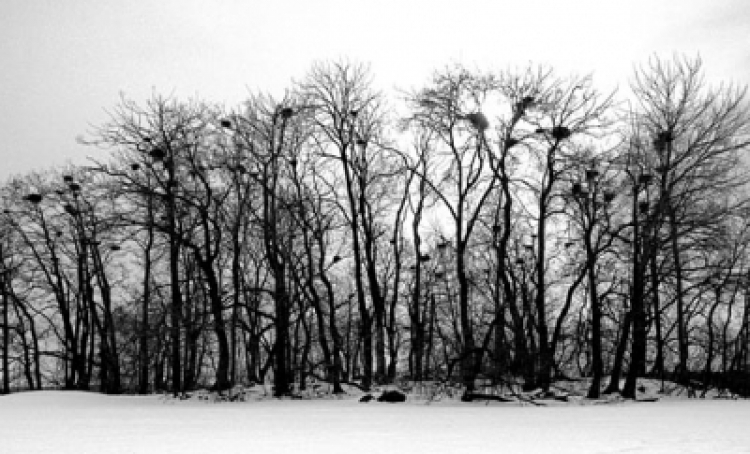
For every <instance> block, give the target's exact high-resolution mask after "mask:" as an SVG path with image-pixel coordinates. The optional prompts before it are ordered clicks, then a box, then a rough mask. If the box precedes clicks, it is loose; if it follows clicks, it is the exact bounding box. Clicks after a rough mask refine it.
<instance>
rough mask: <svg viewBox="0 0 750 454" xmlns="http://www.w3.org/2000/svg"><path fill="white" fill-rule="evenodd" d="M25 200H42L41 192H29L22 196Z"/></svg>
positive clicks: (34, 201) (37, 201) (35, 202)
mask: <svg viewBox="0 0 750 454" xmlns="http://www.w3.org/2000/svg"><path fill="white" fill-rule="evenodd" d="M24 198H25V199H26V200H28V201H29V202H31V203H34V204H37V203H39V202H41V201H42V195H41V194H29V195H27V196H26V197H24Z"/></svg>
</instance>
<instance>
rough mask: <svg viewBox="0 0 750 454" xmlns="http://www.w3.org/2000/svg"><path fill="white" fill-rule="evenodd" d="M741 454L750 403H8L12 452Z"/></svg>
mask: <svg viewBox="0 0 750 454" xmlns="http://www.w3.org/2000/svg"><path fill="white" fill-rule="evenodd" d="M636 452H643V453H740V452H750V401H748V400H719V399H691V400H687V399H684V398H667V399H662V400H661V401H659V402H617V403H608V404H603V405H596V404H591V403H588V402H586V403H584V402H574V403H561V402H555V403H551V404H549V405H547V406H544V407H536V406H530V405H528V404H521V403H518V402H514V403H499V402H491V403H485V402H472V403H461V402H456V401H440V402H433V403H426V402H425V401H419V400H411V401H408V402H406V403H403V404H388V403H378V402H370V403H366V404H365V403H359V402H358V401H357V399H356V398H354V397H350V398H346V399H341V400H336V399H317V400H284V401H278V400H271V399H264V400H254V399H251V400H249V401H247V402H222V403H207V402H203V401H197V400H188V401H174V400H164V399H163V398H160V397H158V396H147V397H135V396H117V397H110V396H103V395H99V394H93V393H81V392H56V391H45V392H34V393H21V394H14V395H10V396H6V397H0V453H4V454H32V453H44V454H48V453H54V454H68V453H71V454H88V453H91V454H109V453H132V454H146V453H159V454H189V453H201V454H206V453H211V454H231V453H257V454H271V453H300V454H302V453H305V454H307V453H327V454H334V453H347V454H368V453H378V454H396V453H408V454H418V453H429V454H442V453H473V454H476V453H512V454H520V453H557V454H565V453H576V454H581V453H636Z"/></svg>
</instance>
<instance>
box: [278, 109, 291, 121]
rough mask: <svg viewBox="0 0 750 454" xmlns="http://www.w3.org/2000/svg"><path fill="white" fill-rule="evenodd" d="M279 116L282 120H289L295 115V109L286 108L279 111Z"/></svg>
mask: <svg viewBox="0 0 750 454" xmlns="http://www.w3.org/2000/svg"><path fill="white" fill-rule="evenodd" d="M279 115H281V118H284V119H289V118H291V117H292V115H294V109H292V108H291V107H284V108H283V109H281V110H280V111H279Z"/></svg>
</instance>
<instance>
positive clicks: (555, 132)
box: [552, 126, 571, 140]
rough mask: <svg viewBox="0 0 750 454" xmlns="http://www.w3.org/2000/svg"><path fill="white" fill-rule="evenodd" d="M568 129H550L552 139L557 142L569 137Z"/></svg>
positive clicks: (561, 127)
mask: <svg viewBox="0 0 750 454" xmlns="http://www.w3.org/2000/svg"><path fill="white" fill-rule="evenodd" d="M570 134H571V132H570V129H568V128H566V127H565V126H555V127H554V128H552V137H554V138H555V139H557V140H563V139H567V138H568V137H570Z"/></svg>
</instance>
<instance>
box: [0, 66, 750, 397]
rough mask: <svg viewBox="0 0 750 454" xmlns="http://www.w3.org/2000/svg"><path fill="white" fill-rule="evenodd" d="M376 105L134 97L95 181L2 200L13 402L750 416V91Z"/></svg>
mask: <svg viewBox="0 0 750 454" xmlns="http://www.w3.org/2000/svg"><path fill="white" fill-rule="evenodd" d="M371 79H372V73H371V72H370V70H369V68H368V67H367V66H366V65H362V64H359V63H356V62H352V61H348V60H341V61H334V62H321V63H316V64H314V65H313V66H312V68H311V69H310V71H309V72H308V73H307V74H306V75H305V76H304V77H303V78H301V79H300V81H298V82H295V83H294V84H292V86H291V87H290V88H289V89H288V90H287V91H286V92H285V95H284V96H283V97H282V98H281V99H277V98H274V97H272V96H270V95H267V94H263V93H253V94H250V95H249V96H248V99H247V100H246V101H245V102H243V103H242V104H241V105H239V106H238V107H236V108H234V109H228V108H227V107H225V106H221V105H217V104H213V103H210V102H206V101H203V100H200V99H188V100H182V99H178V98H176V97H174V96H167V97H165V96H161V95H158V94H155V95H153V96H152V97H151V98H150V99H148V100H147V101H146V102H144V103H138V102H135V101H133V100H130V99H128V98H126V97H123V98H122V99H121V100H120V102H119V103H118V104H117V105H116V106H114V108H112V109H111V110H110V111H109V119H108V120H107V121H105V122H104V123H103V124H101V125H98V126H96V127H95V128H94V129H93V130H92V131H90V132H89V133H88V135H87V136H86V137H85V139H83V140H82V142H83V143H84V144H85V145H89V146H91V147H94V148H95V149H97V153H98V154H97V156H98V157H97V158H95V159H93V160H92V161H91V163H90V164H88V165H83V166H72V165H69V166H65V167H61V168H56V169H53V170H48V171H39V172H31V173H28V174H26V175H20V176H15V177H13V178H10V179H9V180H8V181H7V182H6V183H5V184H4V185H3V186H2V187H1V188H0V200H1V201H2V205H3V213H2V218H0V219H2V221H1V222H0V229H2V232H1V234H0V277H1V280H0V283H1V285H0V288H1V290H2V308H3V309H2V316H3V318H2V320H1V323H0V326H1V327H2V342H1V343H0V345H2V367H1V369H2V376H3V385H2V389H3V391H4V392H5V393H7V392H10V390H11V388H12V387H13V386H16V387H21V386H26V387H28V388H32V389H41V388H42V387H43V386H60V387H63V388H65V389H98V390H101V391H102V392H106V393H121V392H138V393H150V392H155V391H161V390H164V391H169V392H173V393H175V395H176V394H179V393H182V392H184V391H186V390H191V389H195V388H197V387H201V386H205V387H209V386H210V387H213V388H214V389H217V390H225V389H228V388H230V387H231V386H233V385H235V384H238V383H249V382H266V381H270V382H272V383H273V389H274V394H275V395H277V396H282V395H288V394H289V393H290V392H291V391H292V385H293V384H294V383H298V384H299V386H301V387H304V386H305V383H306V380H307V379H308V378H310V377H314V378H316V379H319V380H325V381H328V382H330V383H331V384H332V386H333V391H334V392H336V393H339V392H342V386H341V385H342V383H347V382H356V383H357V384H358V385H359V386H361V387H362V388H363V389H370V387H371V386H373V385H375V384H381V383H392V382H394V381H395V380H397V379H403V378H408V379H410V380H417V381H418V380H451V381H455V382H458V383H461V384H463V385H464V386H465V387H466V389H467V390H469V391H471V390H473V389H474V386H475V381H476V379H477V378H478V377H484V378H490V379H492V380H494V381H496V382H513V383H520V384H523V386H524V387H525V388H526V389H535V388H541V389H543V390H548V389H549V387H550V386H551V384H552V382H553V381H554V380H556V379H560V378H565V377H591V379H592V380H591V388H590V390H589V397H598V396H599V395H600V393H602V392H620V393H622V395H623V396H625V397H630V398H633V397H635V395H636V389H637V378H639V377H644V376H655V377H661V378H662V379H665V378H669V379H673V380H675V381H678V382H680V383H684V384H688V383H696V382H699V383H700V384H701V386H704V387H705V389H707V388H708V387H709V386H720V387H734V388H735V389H740V388H741V389H744V390H745V392H749V391H750V389H748V386H747V384H748V382H749V380H750V368H749V367H748V363H749V361H750V352H748V346H749V345H750V338H749V334H750V333H748V330H749V329H750V328H749V327H750V323H749V320H748V318H749V317H750V315H749V313H750V292H749V289H750V280H749V278H750V275H749V274H748V273H750V263H748V257H750V256H749V255H748V249H747V248H748V246H750V242H749V241H748V240H750V231H749V230H748V227H750V224H749V223H748V221H747V214H748V212H747V211H748V197H747V196H746V194H747V193H746V190H747V182H748V180H747V168H748V167H747V163H746V158H745V157H744V155H743V153H744V152H746V151H747V150H748V146H749V145H750V134H749V133H750V116H749V115H748V114H750V111H749V110H748V100H747V96H746V88H745V87H742V86H736V85H732V84H724V85H718V86H717V85H711V84H708V83H706V82H705V76H704V71H703V67H702V62H701V61H700V59H691V58H684V57H675V58H672V59H661V58H658V57H654V58H652V59H650V60H649V61H648V62H646V63H644V64H643V65H641V66H638V67H637V68H636V69H635V73H634V75H633V77H632V78H631V82H630V90H629V92H628V95H627V96H625V97H618V95H617V94H616V93H604V92H601V91H599V90H598V89H597V88H596V86H595V85H594V83H593V81H592V79H591V77H588V76H586V77H582V76H575V75H574V76H561V75H558V74H557V73H556V72H555V71H554V70H553V69H552V68H550V67H545V66H533V65H529V66H528V67H525V68H521V69H509V70H504V71H496V72H490V71H478V70H469V69H467V68H465V67H462V66H458V65H455V66H450V67H447V68H445V69H442V70H439V71H436V72H435V73H434V74H433V75H432V76H431V78H430V79H429V80H427V82H426V83H425V84H424V85H423V86H422V87H419V88H415V89H412V90H409V91H404V92H401V93H399V95H398V96H397V97H396V98H397V100H396V102H394V101H393V99H392V97H389V96H387V95H386V94H385V93H383V92H380V91H378V90H376V89H375V88H374V87H373V84H372V81H371ZM626 99H627V102H626ZM623 378H624V385H623V386H622V387H621V379H623ZM740 385H741V386H740ZM738 386H740V388H738ZM742 386H744V388H743V387H742Z"/></svg>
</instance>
